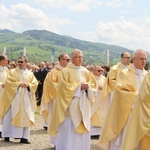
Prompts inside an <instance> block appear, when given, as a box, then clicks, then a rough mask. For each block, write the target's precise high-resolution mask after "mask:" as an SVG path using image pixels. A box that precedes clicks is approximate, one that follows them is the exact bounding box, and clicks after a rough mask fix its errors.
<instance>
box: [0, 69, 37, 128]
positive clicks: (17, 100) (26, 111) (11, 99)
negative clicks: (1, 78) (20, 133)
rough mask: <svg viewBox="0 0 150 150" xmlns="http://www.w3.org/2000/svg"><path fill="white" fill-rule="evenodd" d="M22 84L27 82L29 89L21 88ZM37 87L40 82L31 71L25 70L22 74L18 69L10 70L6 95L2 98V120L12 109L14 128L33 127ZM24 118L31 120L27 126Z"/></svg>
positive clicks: (0, 112) (6, 84)
mask: <svg viewBox="0 0 150 150" xmlns="http://www.w3.org/2000/svg"><path fill="white" fill-rule="evenodd" d="M21 82H27V83H28V89H27V88H20V87H19V85H20V83H21ZM37 85H38V82H37V80H36V78H35V76H34V75H33V73H32V72H30V71H29V70H27V69H25V70H23V72H22V71H21V70H20V69H19V68H18V67H17V68H15V69H12V70H10V72H9V74H8V76H7V79H6V83H5V90H4V93H3V95H2V96H1V97H0V106H1V109H0V118H3V117H4V115H5V114H6V113H7V111H8V110H9V109H10V108H11V112H12V124H13V125H14V126H19V127H24V126H25V127H26V126H31V125H33V124H34V112H35V110H36V99H35V91H36V88H37ZM29 91H30V92H29ZM23 116H24V117H25V118H26V119H28V120H29V121H28V122H29V123H28V124H27V125H26V122H24V121H23V119H22V117H23Z"/></svg>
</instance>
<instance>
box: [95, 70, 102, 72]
mask: <svg viewBox="0 0 150 150" xmlns="http://www.w3.org/2000/svg"><path fill="white" fill-rule="evenodd" d="M94 71H98V72H103V70H94Z"/></svg>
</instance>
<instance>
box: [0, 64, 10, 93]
mask: <svg viewBox="0 0 150 150" xmlns="http://www.w3.org/2000/svg"><path fill="white" fill-rule="evenodd" d="M8 73H9V70H8V69H7V68H6V67H2V66H0V87H1V86H2V84H4V83H5V81H6V78H7V75H8ZM3 92H4V88H2V87H1V88H0V96H1V95H2V94H3Z"/></svg>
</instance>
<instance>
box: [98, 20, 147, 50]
mask: <svg viewBox="0 0 150 150" xmlns="http://www.w3.org/2000/svg"><path fill="white" fill-rule="evenodd" d="M145 20H146V21H145V25H144V22H143V24H142V23H141V21H139V22H131V21H127V20H125V19H124V18H123V17H120V18H119V19H118V20H114V21H113V22H99V24H98V28H97V32H98V41H99V42H102V43H109V44H115V45H120V46H124V47H127V48H130V49H133V50H134V49H138V48H143V49H145V50H146V51H150V46H149V44H148V43H149V41H150V36H149V33H150V28H148V26H149V25H148V23H147V22H149V23H150V19H145Z"/></svg>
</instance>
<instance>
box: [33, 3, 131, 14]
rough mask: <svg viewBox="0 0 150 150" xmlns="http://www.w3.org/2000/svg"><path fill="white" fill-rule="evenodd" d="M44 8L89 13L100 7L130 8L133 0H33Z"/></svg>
mask: <svg viewBox="0 0 150 150" xmlns="http://www.w3.org/2000/svg"><path fill="white" fill-rule="evenodd" d="M33 1H34V2H35V3H37V4H39V5H40V6H43V7H44V8H63V7H64V8H66V9H69V10H71V11H76V12H77V11H81V12H84V11H85V12H87V11H90V10H91V9H92V8H95V7H99V6H104V5H105V6H108V7H120V6H122V5H125V6H130V5H131V4H132V2H133V0H79V1H78V0H42V1H39V0H33Z"/></svg>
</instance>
